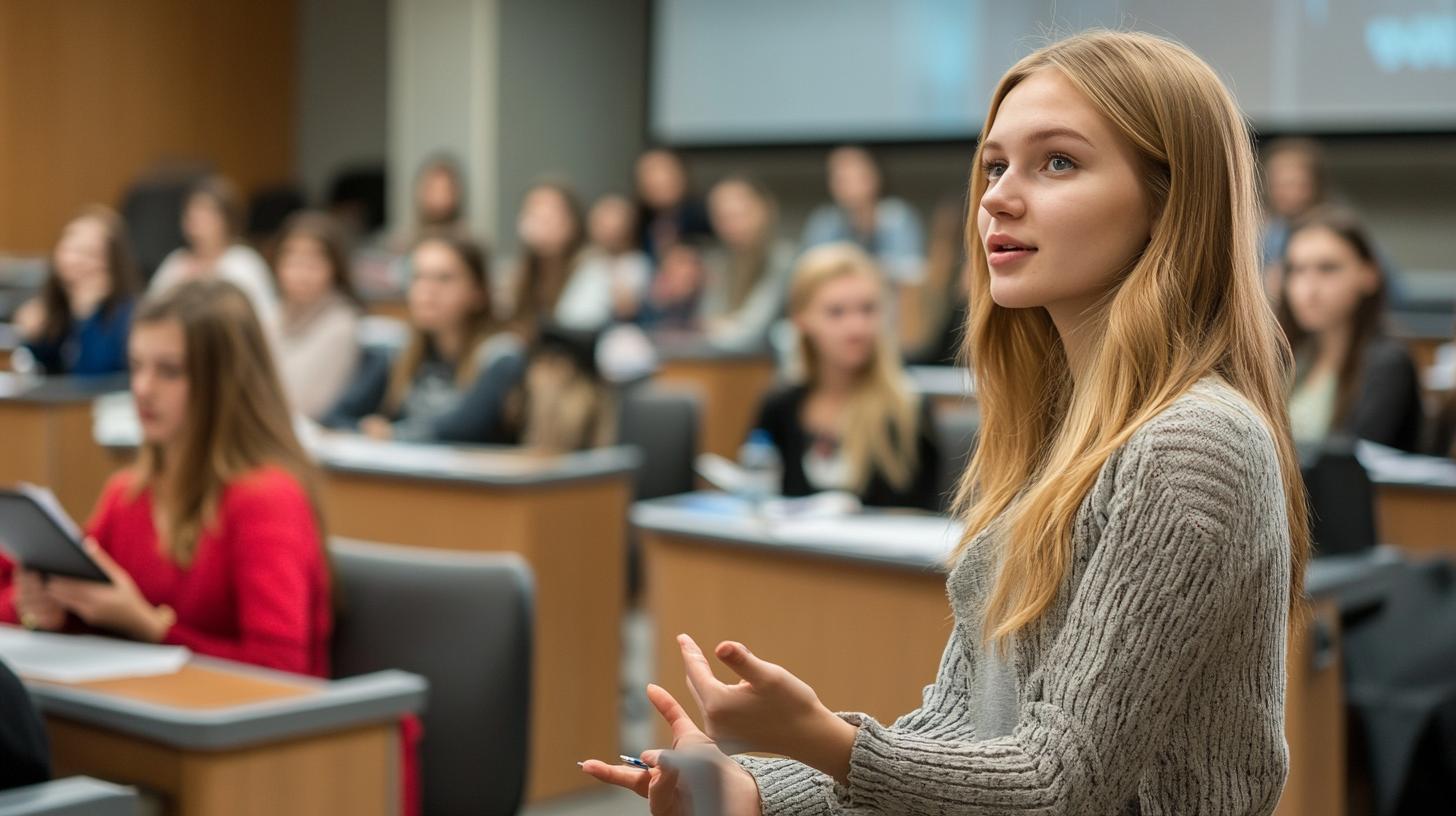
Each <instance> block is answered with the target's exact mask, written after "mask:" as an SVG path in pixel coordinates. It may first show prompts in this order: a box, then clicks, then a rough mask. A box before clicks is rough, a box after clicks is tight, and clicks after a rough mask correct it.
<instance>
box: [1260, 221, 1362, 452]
mask: <svg viewBox="0 0 1456 816" xmlns="http://www.w3.org/2000/svg"><path fill="white" fill-rule="evenodd" d="M1312 229H1324V230H1329V231H1330V232H1332V233H1334V234H1335V236H1336V237H1338V238H1339V239H1340V240H1341V241H1344V242H1345V244H1347V245H1348V246H1349V247H1350V248H1351V249H1353V250H1354V251H1355V254H1356V255H1357V256H1358V257H1359V258H1360V260H1361V261H1364V262H1365V263H1367V264H1370V265H1371V266H1372V267H1374V268H1375V270H1376V275H1375V277H1376V281H1377V282H1376V286H1375V291H1373V292H1371V293H1370V294H1368V295H1366V296H1365V297H1363V298H1361V299H1360V303H1359V304H1357V305H1356V307H1355V313H1354V314H1353V315H1351V321H1352V324H1353V331H1352V332H1351V333H1350V346H1349V348H1347V349H1346V350H1345V357H1344V359H1343V360H1341V361H1340V365H1339V368H1338V369H1337V373H1336V380H1335V383H1336V385H1335V410H1334V413H1333V415H1332V416H1331V420H1330V422H1331V425H1332V426H1333V427H1338V426H1339V425H1340V424H1341V423H1343V422H1344V421H1345V418H1346V417H1348V416H1349V415H1350V410H1351V409H1352V408H1353V407H1354V405H1355V400H1356V398H1358V397H1359V396H1360V379H1361V372H1362V371H1363V370H1364V367H1365V349H1366V347H1367V346H1368V345H1369V344H1370V341H1371V340H1372V339H1374V338H1376V337H1379V336H1380V335H1381V334H1382V333H1383V331H1384V325H1383V324H1384V315H1385V271H1384V270H1383V269H1381V268H1380V261H1379V259H1378V258H1377V257H1376V255H1375V244H1374V242H1373V241H1371V239H1370V233H1369V232H1367V231H1366V229H1365V226H1364V225H1363V224H1361V223H1360V220H1359V219H1358V218H1356V217H1355V215H1354V214H1353V213H1349V212H1344V211H1340V210H1333V209H1322V210H1314V211H1312V212H1310V213H1308V214H1307V215H1305V216H1304V217H1303V218H1300V219H1299V220H1298V221H1297V222H1295V224H1294V225H1293V226H1292V227H1290V229H1289V237H1288V238H1287V239H1285V241H1284V258H1283V259H1282V264H1283V266H1284V283H1283V286H1284V290H1285V291H1284V292H1282V293H1281V296H1280V298H1279V325H1281V326H1283V327H1284V334H1285V336H1286V337H1288V338H1289V345H1290V346H1292V347H1293V349H1294V388H1298V387H1299V386H1300V384H1301V383H1303V382H1304V378H1305V377H1306V376H1308V375H1309V367H1310V364H1311V363H1313V357H1314V352H1315V338H1314V336H1313V335H1311V334H1310V333H1309V332H1307V331H1305V330H1304V329H1302V328H1300V327H1299V323H1298V322H1296V321H1295V319H1294V311H1293V310H1292V309H1290V307H1289V297H1288V289H1289V247H1290V246H1291V245H1292V244H1293V243H1294V236H1296V235H1298V234H1299V233H1301V232H1305V231H1307V230H1312Z"/></svg>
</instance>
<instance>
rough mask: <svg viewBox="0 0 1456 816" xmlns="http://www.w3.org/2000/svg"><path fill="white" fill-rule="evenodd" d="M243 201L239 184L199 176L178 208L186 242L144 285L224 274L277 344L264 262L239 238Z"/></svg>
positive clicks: (158, 289)
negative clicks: (240, 196) (238, 188)
mask: <svg viewBox="0 0 1456 816" xmlns="http://www.w3.org/2000/svg"><path fill="white" fill-rule="evenodd" d="M242 217H243V216H242V205H241V203H240V199H239V197H238V191H237V188H236V187H234V186H233V184H232V182H229V181H228V180H227V179H224V178H222V177H220V176H212V177H209V178H206V179H203V180H202V181H201V182H199V183H198V184H197V186H196V187H194V188H193V189H192V192H191V194H190V195H188V197H187V204H186V206H185V207H184V208H183V210H182V234H183V235H184V236H185V237H186V240H187V245H186V246H184V247H180V248H178V249H176V250H173V252H172V253H171V254H170V255H168V256H167V257H166V259H165V260H163V261H162V265H161V267H159V268H158V269H157V274H156V275H155V276H153V277H152V282H151V286H150V287H149V289H148V291H150V292H154V293H162V292H165V291H167V290H168V289H171V288H172V287H174V286H177V285H178V284H181V283H183V282H185V281H195V280H225V281H228V282H229V283H232V284H233V285H235V286H237V287H238V288H239V289H241V290H242V291H243V294H245V295H247V296H248V301H249V302H250V303H251V304H252V305H253V310H254V311H256V312H257V313H258V322H259V324H260V325H262V327H263V336H264V337H266V338H268V342H269V345H270V346H271V347H272V348H275V349H276V348H277V347H278V333H279V328H280V320H281V313H280V309H279V304H278V292H277V290H276V289H275V288H274V287H273V276H272V274H271V273H269V271H268V265H267V264H266V263H264V261H263V258H262V256H260V255H259V254H258V253H257V252H256V251H254V250H253V248H252V247H250V246H248V245H246V244H244V243H242V238H241V237H240V236H241V235H242Z"/></svg>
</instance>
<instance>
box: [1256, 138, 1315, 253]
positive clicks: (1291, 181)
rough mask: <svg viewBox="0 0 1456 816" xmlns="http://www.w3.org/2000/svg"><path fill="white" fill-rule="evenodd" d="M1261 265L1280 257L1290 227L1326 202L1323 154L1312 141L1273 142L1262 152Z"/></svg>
mask: <svg viewBox="0 0 1456 816" xmlns="http://www.w3.org/2000/svg"><path fill="white" fill-rule="evenodd" d="M1264 190H1265V207H1266V212H1265V220H1264V265H1265V266H1266V267H1267V266H1268V265H1269V264H1273V263H1278V262H1279V261H1280V260H1281V259H1282V258H1283V257H1284V246H1285V244H1286V242H1288V240H1289V231H1290V227H1292V226H1293V225H1294V222H1296V221H1298V220H1299V219H1300V218H1302V217H1303V216H1304V215H1305V214H1306V213H1309V212H1310V211H1312V210H1314V209H1315V208H1317V207H1320V206H1322V205H1324V204H1325V203H1326V202H1327V200H1328V198H1329V180H1328V174H1327V172H1326V170H1325V159H1324V151H1322V150H1321V149H1320V146H1319V143H1317V142H1315V141H1314V140H1312V139H1296V138H1287V139H1276V140H1275V141H1273V142H1271V143H1270V144H1269V147H1268V149H1266V150H1265V151H1264Z"/></svg>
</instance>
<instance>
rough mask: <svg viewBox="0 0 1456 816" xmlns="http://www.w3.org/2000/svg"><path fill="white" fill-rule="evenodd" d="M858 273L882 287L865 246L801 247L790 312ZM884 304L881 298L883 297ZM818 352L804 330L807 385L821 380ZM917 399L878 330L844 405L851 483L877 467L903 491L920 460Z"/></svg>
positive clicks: (801, 359) (865, 480) (864, 481)
mask: <svg viewBox="0 0 1456 816" xmlns="http://www.w3.org/2000/svg"><path fill="white" fill-rule="evenodd" d="M852 275H858V276H862V277H865V278H868V279H869V280H872V281H874V282H875V285H876V286H877V287H880V288H881V289H883V287H884V285H885V283H884V276H883V275H882V274H881V273H880V270H879V267H877V266H875V262H874V260H873V259H871V258H870V256H869V255H866V254H865V252H864V250H862V249H860V248H859V247H857V246H855V245H854V244H850V243H838V244H826V245H824V246H820V247H815V248H814V249H811V250H809V251H808V252H805V253H804V255H803V257H802V258H800V259H799V264H798V266H797V267H796V268H795V269H794V278H793V282H792V283H791V284H790V285H789V304H788V306H789V316H790V317H798V316H799V315H801V314H802V313H803V312H804V310H806V309H808V308H809V304H810V303H812V302H813V300H814V295H815V294H817V293H818V292H819V290H820V289H821V288H822V287H823V286H824V285H825V284H826V283H829V282H830V281H833V280H838V279H840V278H844V277H848V276H852ZM881 305H882V307H883V305H884V301H883V300H881ZM819 367H820V363H819V354H818V352H817V351H816V350H815V348H814V344H813V343H811V342H810V341H809V339H808V338H807V337H804V336H803V335H802V333H801V334H800V336H799V341H798V368H799V371H800V372H801V373H802V375H803V377H804V379H805V381H806V382H807V384H808V385H809V387H810V388H813V387H814V386H815V385H816V384H817V383H818V380H819V376H820V375H819ZM919 408H920V403H919V398H918V396H917V395H916V394H914V393H913V392H911V390H910V389H909V387H908V386H907V385H906V383H905V369H904V368H903V367H902V366H901V365H900V354H899V352H898V351H897V350H896V348H895V344H894V341H893V340H891V338H890V334H889V332H888V331H881V332H880V336H879V340H878V342H877V343H876V344H875V350H874V352H873V354H872V355H871V357H870V362H869V364H868V365H867V366H866V367H865V370H864V372H863V373H862V374H861V376H860V378H859V382H858V384H857V387H856V388H855V390H854V394H853V395H852V396H851V397H850V398H849V402H848V404H847V405H846V406H845V420H844V435H843V438H842V440H841V442H840V446H841V447H840V449H841V450H842V451H843V453H844V458H845V461H847V462H848V463H849V471H850V480H851V485H852V486H853V487H854V489H855V490H857V491H860V490H863V489H864V488H865V486H866V485H868V484H869V480H870V474H871V473H872V472H873V471H875V470H878V471H879V472H880V473H881V474H882V475H883V476H884V477H885V481H887V482H889V484H890V486H891V487H893V488H895V489H896V490H905V489H906V488H908V487H909V486H910V484H911V483H912V482H913V481H914V479H915V470H916V467H917V466H918V465H919V449H918V447H917V440H918V438H919V433H920V427H919V426H920V416H919Z"/></svg>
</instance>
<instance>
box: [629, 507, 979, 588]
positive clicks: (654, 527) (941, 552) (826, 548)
mask: <svg viewBox="0 0 1456 816" xmlns="http://www.w3.org/2000/svg"><path fill="white" fill-rule="evenodd" d="M631 521H632V525H633V526H634V527H637V528H639V529H642V530H647V531H650V532H655V533H670V534H673V535H681V536H689V537H692V538H697V539H702V540H703V541H705V542H708V543H711V544H720V545H729V546H736V547H748V548H753V549H760V550H771V551H774V552H788V553H794V554H802V555H810V556H818V557H828V558H836V559H845V560H850V561H863V562H868V563H872V564H879V565H882V566H888V567H895V568H899V569H908V570H915V571H922V572H923V571H925V570H939V571H944V570H945V569H946V559H947V558H948V557H949V555H950V552H951V551H952V550H953V549H954V548H955V545H956V543H957V542H959V540H960V531H961V525H960V523H959V522H957V521H955V520H953V519H950V518H946V517H944V516H935V515H931V514H928V513H921V512H918V511H906V512H898V511H874V510H867V511H865V512H863V513H860V514H857V515H854V516H848V517H845V516H841V517H837V518H801V519H793V520H774V521H770V520H767V519H764V518H761V517H759V516H756V515H755V514H754V513H753V511H752V507H751V505H750V504H749V503H748V502H747V501H745V500H744V499H740V498H738V497H736V496H731V495H728V494H726V493H712V492H706V491H704V492H698V493H685V494H682V495H679V496H666V497H664V498H660V499H649V500H647V501H641V502H637V503H636V504H634V505H633V506H632V513H631Z"/></svg>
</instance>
